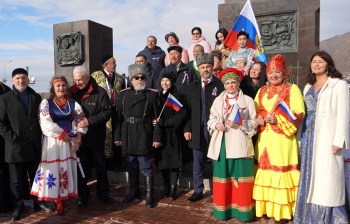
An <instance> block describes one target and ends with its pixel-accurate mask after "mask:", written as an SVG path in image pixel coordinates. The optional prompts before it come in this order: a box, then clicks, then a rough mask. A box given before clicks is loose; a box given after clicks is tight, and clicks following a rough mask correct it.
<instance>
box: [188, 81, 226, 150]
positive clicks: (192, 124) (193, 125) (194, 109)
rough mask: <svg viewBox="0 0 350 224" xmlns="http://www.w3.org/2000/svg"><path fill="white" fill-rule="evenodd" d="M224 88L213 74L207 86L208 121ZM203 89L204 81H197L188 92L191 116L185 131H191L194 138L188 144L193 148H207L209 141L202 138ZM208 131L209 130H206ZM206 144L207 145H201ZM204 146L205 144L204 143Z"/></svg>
mask: <svg viewBox="0 0 350 224" xmlns="http://www.w3.org/2000/svg"><path fill="white" fill-rule="evenodd" d="M223 90H224V85H223V84H222V82H221V81H220V80H219V79H218V78H216V77H215V76H212V81H211V82H210V83H208V85H207V86H206V88H205V100H206V108H205V109H206V117H207V121H208V119H209V115H210V108H211V106H212V105H213V102H214V100H215V98H216V97H217V96H219V95H220V93H221V92H222V91H223ZM201 91H202V81H201V80H199V81H195V82H193V83H192V84H191V85H190V87H189V92H188V94H187V104H188V110H189V112H190V116H189V118H188V120H187V123H186V126H185V129H184V132H191V133H192V139H191V140H190V141H189V143H188V146H189V147H190V148H193V149H198V150H199V149H201V148H206V147H207V146H208V142H205V139H201V135H200V133H201V132H200V128H201V117H202V114H201ZM206 131H207V130H206ZM202 144H205V145H204V146H205V147H201V145H202ZM202 146H203V145H202Z"/></svg>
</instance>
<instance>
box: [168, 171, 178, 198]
mask: <svg viewBox="0 0 350 224" xmlns="http://www.w3.org/2000/svg"><path fill="white" fill-rule="evenodd" d="M178 179H179V170H178V169H173V170H172V171H171V189H170V194H169V199H170V201H174V200H176V198H177V180H178Z"/></svg>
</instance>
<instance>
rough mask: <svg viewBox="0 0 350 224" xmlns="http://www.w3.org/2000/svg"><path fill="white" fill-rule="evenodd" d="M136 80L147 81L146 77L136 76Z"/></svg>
mask: <svg viewBox="0 0 350 224" xmlns="http://www.w3.org/2000/svg"><path fill="white" fill-rule="evenodd" d="M134 79H136V80H145V79H146V77H145V76H141V77H139V76H136V77H134Z"/></svg>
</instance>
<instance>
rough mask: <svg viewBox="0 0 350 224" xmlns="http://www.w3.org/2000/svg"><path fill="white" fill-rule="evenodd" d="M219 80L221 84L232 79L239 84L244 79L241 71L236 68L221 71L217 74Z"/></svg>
mask: <svg viewBox="0 0 350 224" xmlns="http://www.w3.org/2000/svg"><path fill="white" fill-rule="evenodd" d="M219 79H221V81H222V83H225V82H226V81H227V80H230V79H233V80H236V81H237V82H239V83H241V81H242V80H243V79H244V76H243V74H242V72H241V71H239V70H238V69H236V68H226V69H224V70H222V71H221V72H220V74H219Z"/></svg>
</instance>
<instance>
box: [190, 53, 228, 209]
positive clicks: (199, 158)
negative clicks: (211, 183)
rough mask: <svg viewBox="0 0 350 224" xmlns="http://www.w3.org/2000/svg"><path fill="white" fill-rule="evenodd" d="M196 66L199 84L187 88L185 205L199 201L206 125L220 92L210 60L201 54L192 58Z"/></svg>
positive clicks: (201, 194)
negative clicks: (189, 166)
mask: <svg viewBox="0 0 350 224" xmlns="http://www.w3.org/2000/svg"><path fill="white" fill-rule="evenodd" d="M196 63H197V66H198V69H199V72H200V74H201V79H200V81H195V82H193V83H192V84H191V85H190V86H189V92H188V94H187V102H188V107H189V111H190V119H189V120H188V122H187V124H186V126H185V129H184V136H185V139H186V140H187V141H189V143H188V146H189V147H190V148H192V149H193V183H194V193H193V194H192V196H191V197H190V198H188V202H196V201H198V200H200V199H202V198H203V190H204V184H203V178H204V162H205V160H206V158H207V150H208V145H209V140H210V139H209V133H208V129H207V121H208V119H209V115H210V108H211V106H212V104H213V102H214V99H215V98H216V97H217V96H219V95H220V93H221V92H222V91H223V90H224V85H223V84H222V82H221V81H220V79H218V78H216V77H215V76H213V65H214V57H213V55H212V54H210V53H209V54H208V53H204V54H201V55H199V56H197V57H196Z"/></svg>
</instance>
